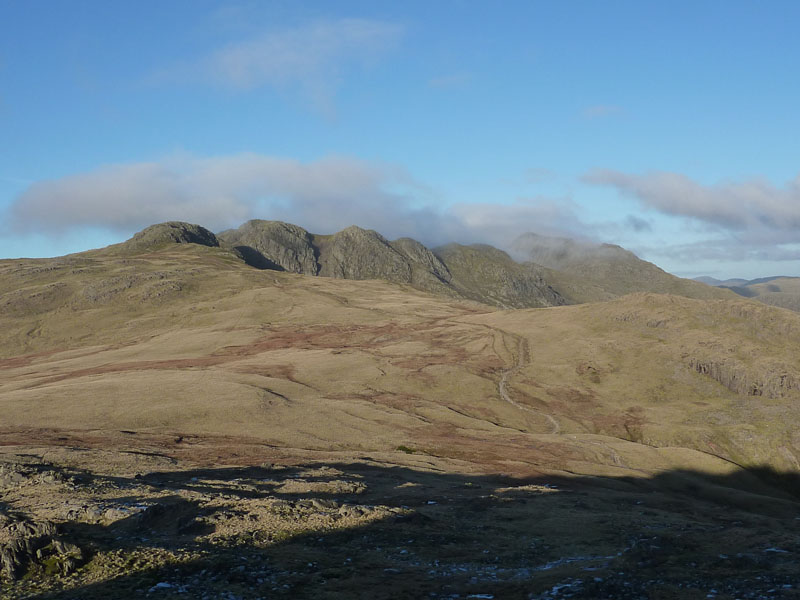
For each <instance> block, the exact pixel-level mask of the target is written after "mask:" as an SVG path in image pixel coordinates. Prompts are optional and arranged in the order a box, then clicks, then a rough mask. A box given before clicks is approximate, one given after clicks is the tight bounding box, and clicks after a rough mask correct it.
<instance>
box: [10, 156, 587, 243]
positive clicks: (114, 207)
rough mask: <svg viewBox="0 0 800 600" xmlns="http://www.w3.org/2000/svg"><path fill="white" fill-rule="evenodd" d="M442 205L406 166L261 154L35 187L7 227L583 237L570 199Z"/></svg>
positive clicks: (105, 171)
mask: <svg viewBox="0 0 800 600" xmlns="http://www.w3.org/2000/svg"><path fill="white" fill-rule="evenodd" d="M437 201H438V199H437V198H436V195H435V194H434V193H433V192H432V191H431V190H430V189H428V188H427V187H425V186H424V185H422V184H420V183H418V182H416V181H415V180H414V179H413V178H412V177H411V176H410V175H409V174H408V173H407V172H406V171H405V170H403V169H402V168H399V167H396V166H392V165H385V164H379V163H372V162H366V161H362V160H359V159H355V158H349V157H329V158H325V159H321V160H317V161H313V162H308V163H302V162H299V161H296V160H291V159H286V158H280V157H271V156H263V155H258V154H239V155H233V156H221V157H210V158H201V157H192V156H183V157H178V158H171V159H168V160H164V161H160V162H149V163H133V164H122V165H112V166H107V167H103V168H100V169H97V170H95V171H92V172H88V173H82V174H78V175H71V176H68V177H63V178H60V179H56V180H52V181H43V182H39V183H34V184H32V185H31V186H29V187H28V188H27V189H26V190H25V191H24V192H23V193H22V194H20V195H19V196H18V197H17V198H16V200H15V202H14V203H13V204H12V206H11V208H10V211H9V218H8V219H6V221H7V224H8V226H9V227H8V228H9V229H10V230H11V231H10V233H12V234H20V233H22V234H24V233H30V232H51V233H65V232H70V231H74V230H76V229H80V228H82V227H98V228H103V229H113V230H116V231H120V232H123V233H127V234H130V233H133V232H134V231H136V230H138V229H141V228H143V227H145V226H147V225H151V224H153V223H158V222H162V221H168V220H180V221H190V222H194V223H199V224H201V225H204V226H206V227H209V228H211V229H212V230H215V231H219V230H221V229H225V228H228V227H237V226H239V225H240V224H241V223H243V222H244V221H246V220H248V219H252V218H261V219H275V220H283V221H288V222H291V223H296V224H298V225H301V226H303V227H305V228H307V229H309V230H310V231H313V232H317V233H332V232H334V231H338V230H340V229H343V228H344V227H347V226H349V225H353V224H356V225H359V226H361V227H367V228H372V229H376V230H377V231H380V232H381V233H382V234H384V235H385V236H387V237H390V238H396V237H402V236H410V237H414V238H417V239H419V240H420V241H422V242H424V243H427V244H431V245H437V244H442V243H446V242H450V241H460V242H463V243H472V242H485V243H491V244H494V245H497V246H500V247H504V246H508V245H509V244H510V242H511V241H512V240H513V239H514V238H515V237H516V236H517V235H519V234H521V233H524V232H526V231H538V232H541V233H552V234H576V233H578V234H579V233H580V228H581V227H582V226H581V223H580V221H579V220H578V218H577V217H576V214H577V210H576V206H575V205H574V204H573V203H572V202H571V201H570V200H568V199H563V200H553V199H546V198H539V199H530V200H518V201H516V202H514V203H511V204H507V205H503V204H489V203H485V204H484V203H460V204H455V205H453V206H452V207H449V208H444V207H442V206H441V205H440V203H438V202H437Z"/></svg>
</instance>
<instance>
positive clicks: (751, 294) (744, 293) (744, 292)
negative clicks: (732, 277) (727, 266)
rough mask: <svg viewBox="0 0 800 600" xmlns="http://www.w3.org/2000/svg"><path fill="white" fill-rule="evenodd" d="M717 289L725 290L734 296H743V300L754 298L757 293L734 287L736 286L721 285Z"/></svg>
mask: <svg viewBox="0 0 800 600" xmlns="http://www.w3.org/2000/svg"><path fill="white" fill-rule="evenodd" d="M719 287H721V288H723V289H726V290H730V291H732V292H733V293H734V294H739V295H740V296H743V297H745V298H755V297H756V296H758V292H757V291H755V290H751V289H750V288H748V287H740V286H736V285H721V286H719Z"/></svg>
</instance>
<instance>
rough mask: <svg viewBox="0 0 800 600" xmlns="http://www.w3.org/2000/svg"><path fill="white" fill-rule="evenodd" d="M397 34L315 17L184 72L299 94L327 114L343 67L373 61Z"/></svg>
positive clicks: (369, 23)
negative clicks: (314, 19)
mask: <svg viewBox="0 0 800 600" xmlns="http://www.w3.org/2000/svg"><path fill="white" fill-rule="evenodd" d="M402 35H403V27H402V26H401V25H398V24H395V23H389V22H384V21H376V20H369V19H338V20H324V21H317V22H315V23H312V24H310V25H304V26H301V27H296V28H293V29H285V30H281V31H270V32H267V33H264V34H263V35H260V36H257V37H254V38H251V39H248V40H244V41H237V42H234V43H230V44H228V45H227V46H224V47H222V48H219V49H217V50H216V51H214V52H213V53H211V54H210V55H209V56H207V57H205V58H204V59H202V60H201V61H200V62H199V63H198V64H197V65H195V66H194V67H192V68H189V71H193V72H194V73H195V75H196V76H199V77H200V78H202V79H203V80H204V81H210V82H213V83H215V84H217V85H222V86H224V87H230V88H233V89H237V90H251V89H254V88H259V87H263V86H269V87H273V88H279V89H282V90H287V91H289V92H292V93H299V94H300V95H301V96H302V97H303V98H304V99H305V100H306V101H308V102H310V103H311V104H312V106H313V107H314V108H315V109H316V110H318V111H321V112H323V113H330V112H331V111H332V110H333V99H334V96H335V94H336V91H337V90H338V88H339V86H340V84H341V81H342V78H343V77H344V75H345V73H346V71H347V70H348V69H350V68H352V67H362V68H363V67H368V66H370V65H372V64H374V63H375V62H376V61H377V60H379V58H380V57H381V56H382V55H383V54H384V53H385V52H386V51H387V50H389V49H390V48H392V47H393V46H394V45H395V44H397V42H398V41H399V40H400V38H401V37H402ZM177 70H178V71H184V70H185V67H184V68H181V69H177Z"/></svg>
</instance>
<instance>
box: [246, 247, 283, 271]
mask: <svg viewBox="0 0 800 600" xmlns="http://www.w3.org/2000/svg"><path fill="white" fill-rule="evenodd" d="M234 250H236V251H237V252H238V253H239V254H240V255H241V256H242V258H243V259H244V262H245V263H247V264H248V265H250V266H251V267H255V268H256V269H262V270H269V271H285V269H284V268H283V267H282V266H280V265H279V264H278V263H276V262H273V261H271V260H270V259H268V258H267V257H266V256H264V255H263V254H261V252H259V251H258V250H256V249H255V248H251V247H250V246H234Z"/></svg>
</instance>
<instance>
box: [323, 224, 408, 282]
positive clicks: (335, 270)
mask: <svg viewBox="0 0 800 600" xmlns="http://www.w3.org/2000/svg"><path fill="white" fill-rule="evenodd" d="M318 237H319V238H320V242H321V243H320V271H319V274H320V275H322V276H323V277H337V278H340V279H386V280H387V281H394V282H398V283H411V265H410V263H409V260H408V259H407V258H406V257H405V256H404V255H402V254H400V253H399V252H398V251H397V250H395V249H394V248H392V246H391V244H390V243H389V241H388V240H387V239H386V238H384V237H383V236H382V235H381V234H379V233H377V232H376V231H372V230H371V229H361V228H360V227H356V226H355V225H353V226H351V227H348V228H347V229H343V230H342V231H339V232H338V233H335V234H333V235H332V236H326V237H322V236H318ZM315 240H316V238H315Z"/></svg>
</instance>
